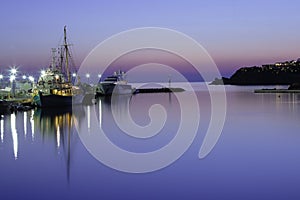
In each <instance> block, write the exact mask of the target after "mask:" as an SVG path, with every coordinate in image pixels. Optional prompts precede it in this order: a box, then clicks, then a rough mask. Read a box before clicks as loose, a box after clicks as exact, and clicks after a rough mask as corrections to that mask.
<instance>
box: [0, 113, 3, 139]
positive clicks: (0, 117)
mask: <svg viewBox="0 0 300 200" xmlns="http://www.w3.org/2000/svg"><path fill="white" fill-rule="evenodd" d="M3 117H4V116H3V115H1V116H0V131H1V142H2V143H3V139H4V121H3Z"/></svg>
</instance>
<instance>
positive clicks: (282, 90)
mask: <svg viewBox="0 0 300 200" xmlns="http://www.w3.org/2000/svg"><path fill="white" fill-rule="evenodd" d="M254 93H300V90H288V89H258V90H254Z"/></svg>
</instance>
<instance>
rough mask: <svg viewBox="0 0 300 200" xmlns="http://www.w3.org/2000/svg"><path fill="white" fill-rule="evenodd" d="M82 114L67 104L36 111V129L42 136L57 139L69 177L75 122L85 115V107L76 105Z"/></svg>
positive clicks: (68, 176)
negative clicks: (58, 107) (74, 111)
mask: <svg viewBox="0 0 300 200" xmlns="http://www.w3.org/2000/svg"><path fill="white" fill-rule="evenodd" d="M76 109H77V110H80V111H78V112H77V113H80V116H78V115H77V117H78V118H77V119H75V115H73V114H72V107H71V106H67V107H63V108H60V109H53V108H52V109H50V108H49V109H48V108H42V109H37V110H36V111H35V113H34V124H35V128H36V130H38V132H39V133H40V134H41V136H42V138H45V137H47V138H53V139H54V140H55V141H56V149H57V151H59V152H61V151H62V152H63V155H64V157H65V159H66V165H67V179H68V181H69V179H70V166H71V165H70V164H71V152H72V151H73V148H74V146H75V145H72V144H73V143H74V142H75V141H76V140H77V138H76V134H77V132H76V131H75V126H74V122H75V121H76V122H80V118H81V117H84V109H83V107H82V106H77V107H76Z"/></svg>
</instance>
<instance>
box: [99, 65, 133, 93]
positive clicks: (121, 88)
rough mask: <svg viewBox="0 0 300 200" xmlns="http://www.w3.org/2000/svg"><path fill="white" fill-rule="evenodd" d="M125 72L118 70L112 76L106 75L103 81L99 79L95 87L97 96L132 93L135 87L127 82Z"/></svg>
mask: <svg viewBox="0 0 300 200" xmlns="http://www.w3.org/2000/svg"><path fill="white" fill-rule="evenodd" d="M125 76H126V73H125V72H123V71H121V70H119V71H117V72H114V74H113V75H112V76H108V77H106V78H105V79H104V81H101V80H99V83H98V85H97V88H96V95H97V96H110V95H112V94H116V95H122V94H132V93H133V92H134V91H135V89H134V88H132V86H131V85H130V84H128V82H127V80H126V79H125Z"/></svg>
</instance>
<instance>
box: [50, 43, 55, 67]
mask: <svg viewBox="0 0 300 200" xmlns="http://www.w3.org/2000/svg"><path fill="white" fill-rule="evenodd" d="M55 53H56V49H55V48H52V63H51V67H52V69H55V68H56V55H55Z"/></svg>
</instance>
